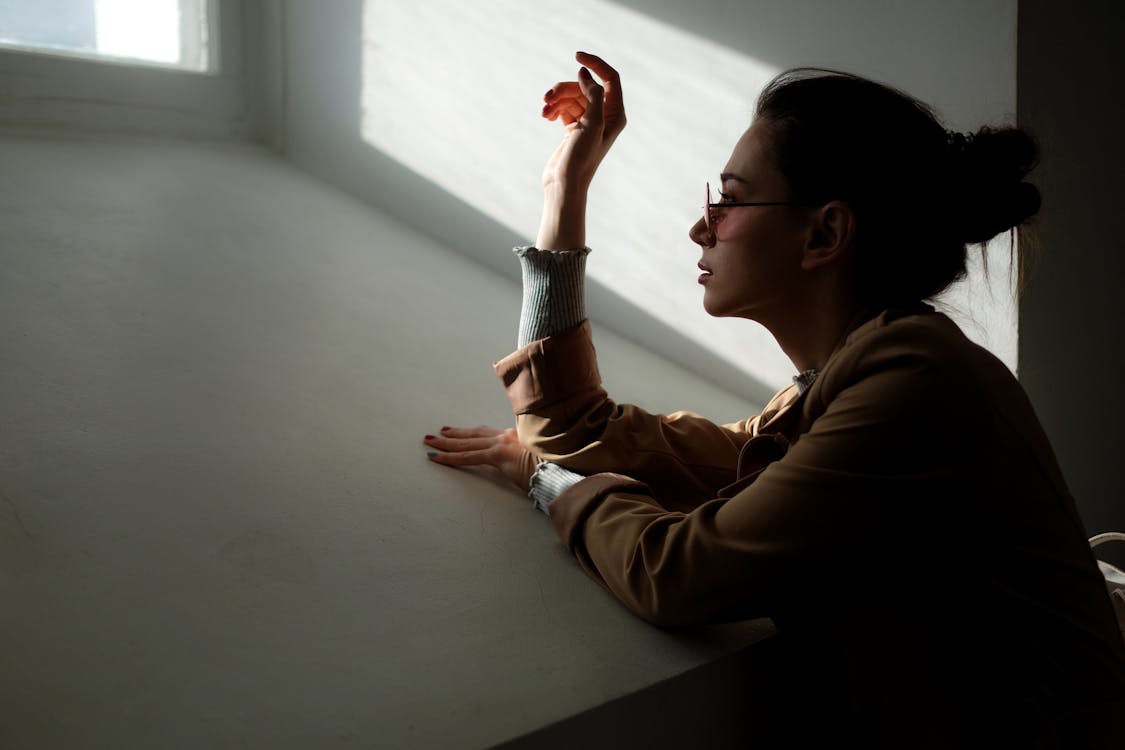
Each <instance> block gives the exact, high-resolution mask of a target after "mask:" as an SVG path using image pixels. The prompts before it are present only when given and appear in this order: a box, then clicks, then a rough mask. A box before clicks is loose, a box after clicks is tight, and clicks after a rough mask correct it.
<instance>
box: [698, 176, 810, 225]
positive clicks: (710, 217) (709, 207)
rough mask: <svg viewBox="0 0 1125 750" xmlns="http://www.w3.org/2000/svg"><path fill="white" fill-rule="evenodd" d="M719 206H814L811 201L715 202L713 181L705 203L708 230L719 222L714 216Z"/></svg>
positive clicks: (705, 222) (709, 186)
mask: <svg viewBox="0 0 1125 750" xmlns="http://www.w3.org/2000/svg"><path fill="white" fill-rule="evenodd" d="M716 206H718V207H720V208H737V207H739V206H803V207H805V208H808V207H810V206H812V204H811V203H793V202H791V201H755V202H753V203H744V202H740V201H719V202H718V203H713V202H712V201H711V183H710V182H708V183H707V202H706V203H704V204H703V223H704V224H705V225H706V226H707V231H708V232H711V231H713V230H714V228H715V225H716V224H718V223H719V219H718V217H716V216H714V209H715V207H716Z"/></svg>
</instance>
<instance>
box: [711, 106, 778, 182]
mask: <svg viewBox="0 0 1125 750" xmlns="http://www.w3.org/2000/svg"><path fill="white" fill-rule="evenodd" d="M770 144H771V138H770V133H769V124H768V123H766V122H765V121H764V120H755V121H754V123H753V124H752V125H751V126H750V128H749V129H748V130H747V131H746V132H745V133H743V134H742V137H741V138H739V139H738V142H737V143H735V144H734V150H733V151H731V155H730V159H728V160H727V166H726V167H725V168H724V169H723V171H724V172H729V173H730V174H732V175H737V176H738V177H741V178H742V179H743V180H745V181H746V182H748V183H750V184H753V185H762V186H771V185H783V184H784V178H783V177H782V176H781V172H779V171H778V169H777V167H776V166H774V160H773V158H772V157H771V154H770Z"/></svg>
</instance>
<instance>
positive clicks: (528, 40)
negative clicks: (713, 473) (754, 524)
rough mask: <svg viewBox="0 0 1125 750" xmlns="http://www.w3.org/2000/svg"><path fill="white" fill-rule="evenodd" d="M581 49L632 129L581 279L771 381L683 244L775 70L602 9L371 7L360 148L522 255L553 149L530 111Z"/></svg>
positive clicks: (781, 371)
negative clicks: (471, 211) (483, 219)
mask: <svg viewBox="0 0 1125 750" xmlns="http://www.w3.org/2000/svg"><path fill="white" fill-rule="evenodd" d="M421 39H424V42H423V41H420V40H421ZM578 49H584V50H587V51H590V52H594V53H597V54H602V55H604V56H605V57H606V59H607V60H608V61H609V62H610V63H611V64H612V65H614V66H615V67H616V68H617V69H618V70H619V71H620V72H621V74H622V78H623V81H624V91H625V103H626V112H627V113H628V116H629V125H628V127H627V128H626V129H625V132H624V133H623V134H622V136H621V138H619V139H618V141H617V143H616V144H615V146H614V149H613V151H612V152H611V153H610V155H609V157H608V158H607V159H606V162H605V163H604V164H603V165H602V168H601V170H600V171H599V173H598V177H597V179H596V180H595V183H594V187H593V190H592V192H591V201H590V209H589V226H588V231H587V241H588V242H589V243H590V246H591V247H592V248H593V249H594V252H593V253H592V254H591V255H590V258H589V263H588V269H589V274H590V276H591V277H593V278H595V279H597V280H598V281H600V282H601V283H603V284H605V285H606V286H608V287H610V288H612V289H613V290H614V291H616V292H617V293H618V294H620V295H621V296H623V297H624V298H626V299H627V300H629V301H630V302H631V303H633V304H635V305H636V306H638V307H640V308H641V309H643V310H645V311H646V312H647V313H648V314H650V315H652V316H653V317H654V318H657V319H658V320H660V321H662V322H664V323H666V324H668V325H670V326H673V327H674V328H675V329H677V330H679V331H680V332H682V333H683V334H685V335H686V336H689V337H691V338H694V339H696V340H698V341H701V342H705V344H706V345H707V346H708V348H711V349H713V350H714V351H715V352H716V353H718V354H719V355H721V356H722V357H724V358H725V359H728V360H730V361H731V362H732V363H734V364H735V365H737V366H738V367H740V368H742V369H744V370H745V371H747V372H748V373H749V374H751V375H752V376H754V377H756V378H758V379H759V380H761V381H763V382H765V383H767V384H769V385H771V386H773V385H778V384H783V383H784V382H786V381H787V380H788V378H789V377H790V375H791V374H792V369H793V368H792V365H791V364H790V363H789V361H788V360H787V359H786V358H785V357H784V355H783V354H782V353H781V351H780V350H779V349H778V348H777V345H776V344H775V343H774V342H773V339H772V337H771V336H770V335H769V334H768V333H767V332H766V331H765V330H764V329H762V328H761V327H760V326H758V325H756V324H754V323H748V322H746V321H731V320H716V319H714V318H711V317H710V316H708V315H707V314H706V313H705V312H704V311H703V309H702V304H701V301H702V289H701V288H700V287H699V286H698V284H697V283H696V278H697V277H698V275H699V272H698V269H697V268H696V267H695V264H696V263H697V262H698V261H699V258H700V251H699V248H698V247H697V246H695V245H694V244H693V243H692V242H691V241H690V240H689V239H688V237H687V232H688V228H689V227H690V226H691V225H692V224H693V223H694V222H695V220H696V219H697V218H698V216H699V215H700V213H701V210H702V203H703V184H704V182H705V181H707V180H711V181H712V182H713V183H714V182H715V181H716V180H717V175H718V173H719V172H720V171H721V170H722V167H723V166H724V165H725V164H726V161H727V157H728V156H729V155H730V149H731V147H732V146H733V145H734V142H735V141H736V140H737V139H738V137H739V136H740V135H741V134H742V132H743V130H745V129H746V127H747V126H748V125H749V122H750V116H751V113H752V109H753V102H754V98H755V96H756V95H757V92H758V91H759V90H760V89H761V88H762V86H763V85H764V84H765V83H766V82H767V81H768V80H769V79H770V78H771V77H772V76H773V75H774V74H775V73H776V72H777V71H776V70H775V69H773V68H770V67H768V66H766V65H763V64H762V63H760V62H758V61H756V60H754V59H752V58H749V57H745V56H743V55H738V54H735V53H733V52H731V51H729V50H727V49H725V48H723V47H720V46H717V45H715V44H713V43H710V42H707V41H705V40H703V39H700V38H698V37H694V36H691V35H689V34H685V33H683V32H681V31H677V30H676V29H673V28H670V27H668V26H666V25H663V24H661V23H659V22H657V21H654V20H653V19H651V18H648V17H647V16H644V15H641V14H638V13H636V12H633V11H630V10H627V9H624V8H621V7H620V6H617V5H614V4H613V3H610V2H604V1H602V0H569V1H568V2H566V3H561V2H560V3H550V2H536V3H527V2H522V1H521V0H488V1H487V2H479V3H464V2H459V1H458V0H427V2H424V3H419V2H388V1H384V2H368V3H366V6H365V11H364V43H363V89H362V101H361V112H362V118H363V121H362V134H363V137H364V138H365V140H367V141H368V142H369V143H371V144H372V145H373V146H375V147H376V148H378V149H380V150H382V151H384V152H386V153H387V154H389V155H391V156H392V157H394V158H395V159H397V160H399V161H401V162H402V163H404V164H405V165H407V166H408V167H410V168H411V169H413V170H414V171H416V172H418V173H419V174H421V175H423V176H425V177H426V178H428V179H430V180H432V181H434V182H436V183H437V184H439V185H441V186H442V187H444V188H445V189H446V190H448V191H450V192H451V193H453V194H454V195H456V196H457V197H458V198H460V199H461V200H463V201H465V202H466V203H468V204H469V205H471V206H473V207H474V208H476V209H478V210H480V211H481V212H483V213H485V214H487V215H488V216H490V217H491V218H493V219H494V220H496V221H497V222H499V223H501V224H503V225H505V226H507V227H509V228H511V229H512V230H513V231H514V232H516V233H517V234H519V235H522V236H525V237H527V241H528V242H532V241H533V240H534V239H535V231H536V228H537V227H538V226H539V212H540V207H541V200H542V190H541V187H540V184H541V183H540V174H541V170H542V168H543V164H544V163H545V162H546V160H547V157H548V156H549V155H550V153H551V152H552V150H553V149H554V148H555V146H556V145H557V143H558V141H559V139H560V138H561V126H560V125H558V124H557V123H550V122H547V121H545V120H543V119H542V118H540V116H539V108H540V106H541V105H542V96H543V92H544V91H546V90H547V88H548V87H550V86H551V85H552V84H554V83H556V82H557V81H560V80H567V79H574V77H575V76H576V74H577V71H578V64H577V63H575V62H574V52H575V50H578ZM419 50H425V52H424V53H420V52H419ZM496 252H498V253H504V252H508V248H496ZM512 262H513V263H515V262H516V261H515V259H514V258H513V260H512Z"/></svg>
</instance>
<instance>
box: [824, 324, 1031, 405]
mask: <svg viewBox="0 0 1125 750" xmlns="http://www.w3.org/2000/svg"><path fill="white" fill-rule="evenodd" d="M1014 385H1015V378H1014V376H1013V375H1012V374H1011V372H1010V371H1009V370H1008V368H1007V367H1006V366H1005V365H1004V364H1003V363H1002V362H1000V360H998V359H997V358H996V357H995V356H994V355H992V354H991V353H990V352H988V351H987V350H985V349H984V348H983V347H981V346H979V345H978V344H976V343H974V342H972V341H971V340H969V339H968V337H966V336H965V334H964V333H963V332H962V331H961V329H960V328H959V327H958V326H957V324H956V323H954V322H953V321H952V320H950V319H949V318H948V317H947V316H946V315H944V314H942V313H939V312H935V311H934V310H933V309H932V308H930V307H928V306H919V307H918V308H915V309H911V310H888V311H884V312H883V313H880V314H879V315H877V316H875V317H874V318H872V319H871V320H868V321H867V322H866V323H863V324H862V325H860V326H859V327H857V328H856V329H855V330H853V331H852V332H851V333H850V334H849V335H848V336H847V337H846V339H845V340H844V341H843V342H842V343H841V345H840V346H839V347H838V349H837V350H836V352H835V353H834V354H833V355H832V357H831V358H830V359H829V361H828V363H827V364H826V365H825V367H824V369H823V371H822V372H821V374H820V376H819V377H818V378H817V380H816V382H815V383H814V384H813V386H812V387H811V388H810V389H809V394H808V395H809V399H808V404H807V406H806V413H810V412H811V414H815V413H817V412H823V411H824V410H825V409H827V408H828V406H829V405H830V404H831V403H832V402H833V401H836V400H837V399H838V398H840V397H841V396H842V395H843V394H845V393H847V394H848V395H849V396H850V397H851V398H850V399H849V400H850V401H858V402H859V403H867V404H868V408H870V409H872V410H875V411H877V412H882V413H884V414H885V416H886V418H888V419H893V418H895V416H896V415H900V416H903V417H909V416H910V415H911V413H913V414H914V415H915V416H916V415H917V414H918V412H925V413H926V414H928V415H931V416H941V415H943V414H944V415H946V416H952V415H953V414H959V415H967V414H972V413H975V412H978V411H980V410H981V409H987V407H988V400H989V397H988V395H987V391H989V390H993V389H995V388H996V387H997V386H999V387H1001V388H1003V387H1010V386H1014ZM1015 387H1018V386H1015Z"/></svg>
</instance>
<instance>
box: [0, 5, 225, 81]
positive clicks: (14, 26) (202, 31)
mask: <svg viewBox="0 0 1125 750" xmlns="http://www.w3.org/2000/svg"><path fill="white" fill-rule="evenodd" d="M208 6H209V2H208V0H0V46H3V47H8V48H13V49H22V50H28V51H37V52H48V53H52V54H57V55H66V56H77V57H88V58H95V59H101V60H107V61H115V62H124V63H128V64H135V65H154V66H158V67H175V68H182V69H186V70H193V71H198V72H205V71H208V70H210V69H211V65H210V61H211V58H212V57H213V55H211V54H210V43H211V39H212V34H211V33H210V29H209V21H210V18H211V14H210V13H208V11H209V7H208Z"/></svg>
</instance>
